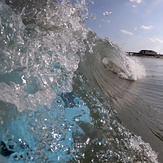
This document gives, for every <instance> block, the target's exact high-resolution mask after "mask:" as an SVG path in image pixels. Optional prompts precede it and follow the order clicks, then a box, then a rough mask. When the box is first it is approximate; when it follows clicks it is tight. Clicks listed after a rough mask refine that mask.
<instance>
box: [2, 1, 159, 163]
mask: <svg viewBox="0 0 163 163" xmlns="http://www.w3.org/2000/svg"><path fill="white" fill-rule="evenodd" d="M90 3H91V2H85V1H84V0H79V1H73V4H72V3H71V2H70V1H64V0H63V1H52V0H48V1H41V0H36V1H32V2H31V1H28V0H27V1H12V0H11V1H7V0H6V1H3V0H1V1H0V30H1V31H0V36H1V37H0V39H1V41H0V161H1V162H2V163H7V162H9V163H40V162H41V163H56V162H60V163H63V162H85V163H88V162H94V163H97V162H100V163H101V162H106V163H108V162H149V163H150V162H151V163H156V162H158V160H157V153H156V152H155V151H154V150H152V148H151V146H150V144H149V143H151V142H150V141H149V143H146V142H148V139H147V140H145V139H143V140H142V138H141V137H140V135H141V136H144V135H143V134H141V133H140V132H139V130H138V131H137V132H135V131H136V129H135V128H134V126H132V125H131V126H130V125H128V124H127V123H126V121H125V120H124V124H123V117H124V115H125V114H124V111H125V110H127V111H126V115H125V116H126V117H127V118H128V117H129V119H131V121H128V123H130V122H131V123H132V122H133V121H134V123H135V120H134V118H132V116H130V114H129V113H130V112H132V110H136V109H137V108H139V105H137V104H140V103H141V102H142V103H143V105H140V106H141V107H140V108H141V110H142V106H146V104H148V101H151V104H152V105H151V106H153V105H154V106H155V108H157V109H160V112H161V101H159V97H158V96H157V97H158V101H157V100H155V99H153V98H152V97H151V96H150V91H151V92H153V91H152V89H149V88H147V89H146V87H145V86H148V85H147V84H144V83H145V82H146V80H147V81H148V82H147V83H149V87H150V88H151V86H150V84H151V85H153V83H155V84H156V83H157V82H158V83H160V84H161V79H160V78H159V77H158V78H157V79H155V76H153V75H154V74H155V73H153V74H151V70H150V69H148V68H147V69H146V70H145V68H144V67H145V66H143V64H141V63H140V62H139V61H138V60H137V59H135V58H128V57H126V56H125V54H124V53H123V52H122V51H120V50H119V49H118V47H117V46H115V45H114V44H112V43H111V42H110V41H109V40H107V39H100V38H98V37H97V36H96V34H94V33H93V32H91V31H90V30H89V29H87V28H86V27H85V25H84V23H83V22H84V20H85V19H86V18H87V17H88V10H87V7H86V6H87V5H89V4H90ZM146 62H148V61H146ZM145 65H148V63H145ZM159 66H161V63H160V64H159V63H158V67H159ZM148 71H150V73H149V72H148ZM160 71H161V70H160ZM157 72H158V71H157ZM153 77H154V78H153ZM148 78H149V79H148ZM150 78H151V79H150ZM142 83H143V84H142ZM139 84H140V85H141V87H138V86H139ZM142 85H143V86H142ZM158 87H159V86H158V84H156V85H155V87H153V89H155V92H154V95H158V94H162V93H161V91H160V92H158V91H157V89H158ZM140 88H141V89H140ZM139 89H140V90H139ZM141 90H144V91H143V92H141ZM148 91H149V92H148ZM139 93H140V95H141V93H143V96H144V98H142V99H139V101H138V102H136V99H137V98H138V97H139V96H140V95H139ZM160 97H161V96H160ZM151 98H152V100H153V101H152V100H151ZM160 100H161V99H160ZM144 102H146V104H144ZM159 106H160V108H159ZM152 108H153V107H152ZM129 109H131V111H128V110H129ZM145 109H149V110H150V111H151V108H150V107H149V108H148V107H145ZM115 110H117V112H118V114H117V113H116V112H115ZM149 110H148V115H149V116H152V115H153V113H152V112H150V111H149ZM139 113H140V114H141V115H143V116H145V117H147V118H146V119H149V117H148V115H146V114H145V111H144V112H141V111H140V112H139ZM133 114H135V116H134V117H136V119H138V118H139V114H136V113H133ZM158 115H159V114H158ZM156 116H157V115H156ZM152 118H153V119H151V122H154V120H155V118H154V116H153V117H152ZM132 120H133V121H132ZM157 120H158V121H159V122H158V126H160V128H159V129H158V130H159V131H161V119H159V118H157ZM144 121H145V122H148V121H146V120H144ZM144 121H142V123H143V122H144ZM140 122H141V121H140ZM134 125H136V126H138V125H139V126H140V128H141V124H136V123H135V124H134ZM124 126H125V127H124ZM128 128H129V129H130V130H129V129H128ZM144 128H146V126H145V127H144ZM144 128H143V129H144ZM151 130H152V133H153V135H155V137H157V138H158V137H161V136H160V135H161V134H162V133H161V132H158V130H155V129H154V128H152V129H151ZM132 131H134V133H135V134H137V135H138V136H136V135H135V134H134V133H133V132H132ZM139 133H140V134H139ZM159 134H160V135H159ZM144 140H145V141H146V142H145V141H144ZM159 140H160V139H159ZM157 152H158V151H157Z"/></svg>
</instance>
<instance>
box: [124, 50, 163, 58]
mask: <svg viewBox="0 0 163 163" xmlns="http://www.w3.org/2000/svg"><path fill="white" fill-rule="evenodd" d="M126 53H127V55H128V56H137V57H144V56H146V57H156V58H160V57H163V54H158V53H157V52H155V51H153V50H140V51H139V52H126Z"/></svg>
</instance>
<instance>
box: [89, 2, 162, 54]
mask: <svg viewBox="0 0 163 163" xmlns="http://www.w3.org/2000/svg"><path fill="white" fill-rule="evenodd" d="M88 8H89V20H88V21H87V22H86V24H87V26H88V27H89V28H91V29H92V30H93V31H94V32H96V34H97V35H98V36H99V37H101V38H105V37H107V38H108V39H109V40H111V41H112V42H113V43H115V44H117V45H118V46H119V47H120V48H121V49H122V50H124V51H130V52H138V51H140V50H143V49H150V50H155V51H156V52H157V53H161V54H163V0H94V4H93V5H89V7H88Z"/></svg>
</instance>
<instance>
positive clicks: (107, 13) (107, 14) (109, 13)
mask: <svg viewBox="0 0 163 163" xmlns="http://www.w3.org/2000/svg"><path fill="white" fill-rule="evenodd" d="M111 14H112V12H108V11H105V12H103V15H104V16H109V15H111Z"/></svg>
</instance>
